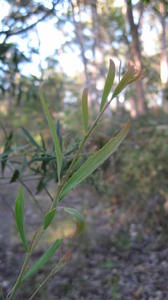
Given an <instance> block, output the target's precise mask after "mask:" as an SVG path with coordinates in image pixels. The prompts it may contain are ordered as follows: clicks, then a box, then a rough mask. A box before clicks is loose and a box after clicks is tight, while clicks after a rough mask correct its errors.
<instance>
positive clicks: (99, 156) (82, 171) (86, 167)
mask: <svg viewBox="0 0 168 300" xmlns="http://www.w3.org/2000/svg"><path fill="white" fill-rule="evenodd" d="M129 127H130V125H129V123H127V124H126V126H125V127H124V128H123V129H122V130H121V131H120V133H118V134H117V135H116V136H115V137H114V138H112V139H110V141H109V142H108V143H107V144H106V145H104V146H103V147H102V148H101V149H100V150H99V151H97V152H96V153H94V154H92V155H91V156H90V157H89V158H88V159H87V160H86V161H85V162H84V163H83V165H82V166H81V167H80V168H79V169H78V170H77V171H76V172H75V173H74V174H73V175H72V176H71V177H70V178H69V180H68V181H67V183H66V184H65V186H64V187H63V189H62V192H61V193H60V199H62V198H63V197H64V196H65V195H66V194H67V193H68V192H69V191H70V190H71V189H72V188H74V187H76V186H77V185H78V184H79V183H80V182H82V181H83V180H84V179H86V178H87V177H88V176H89V175H91V174H92V173H93V172H94V171H95V170H96V169H97V168H98V167H99V166H100V165H101V164H102V163H103V162H104V161H105V160H106V159H107V158H108V157H109V156H110V155H111V154H112V153H113V152H115V151H116V150H117V148H118V146H119V145H120V144H121V142H122V141H123V140H124V138H125V137H126V135H127V133H128V130H129Z"/></svg>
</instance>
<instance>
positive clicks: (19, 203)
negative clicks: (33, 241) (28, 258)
mask: <svg viewBox="0 0 168 300" xmlns="http://www.w3.org/2000/svg"><path fill="white" fill-rule="evenodd" d="M15 219H16V225H17V229H18V231H19V234H20V237H21V240H22V242H23V245H24V249H25V251H26V252H27V251H28V244H27V240H26V236H25V232H24V194H23V189H22V186H20V187H19V192H18V195H17V197H16V201H15Z"/></svg>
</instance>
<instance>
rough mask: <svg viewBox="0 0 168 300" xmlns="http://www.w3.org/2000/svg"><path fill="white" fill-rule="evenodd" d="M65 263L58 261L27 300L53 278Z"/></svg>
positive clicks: (30, 299)
mask: <svg viewBox="0 0 168 300" xmlns="http://www.w3.org/2000/svg"><path fill="white" fill-rule="evenodd" d="M65 264H66V262H65V261H64V260H62V261H60V263H58V265H57V266H56V267H55V268H53V269H52V270H51V272H50V273H49V274H48V275H47V277H46V278H45V279H44V280H43V281H42V282H41V283H40V284H39V286H38V288H37V289H36V290H35V291H34V293H33V294H32V295H31V297H30V298H29V299H28V300H32V299H33V298H34V297H35V296H36V295H37V293H39V291H40V290H41V289H42V288H43V287H44V285H45V284H46V283H47V282H48V281H49V280H50V279H51V278H52V277H53V276H55V274H56V273H57V272H58V271H59V270H60V269H62V268H63V267H64V265H65Z"/></svg>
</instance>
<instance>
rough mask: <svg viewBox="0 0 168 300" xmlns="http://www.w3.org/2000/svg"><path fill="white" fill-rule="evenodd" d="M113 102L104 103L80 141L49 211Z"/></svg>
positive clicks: (57, 199) (53, 206) (54, 204)
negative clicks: (88, 140)
mask: <svg viewBox="0 0 168 300" xmlns="http://www.w3.org/2000/svg"><path fill="white" fill-rule="evenodd" d="M112 100H113V97H112V98H111V99H110V100H109V101H108V102H107V103H106V105H105V106H104V108H103V109H102V110H101V111H100V112H99V114H98V116H97V118H96V120H95V121H94V123H93V125H92V126H91V128H90V129H89V131H88V133H87V134H86V135H85V136H84V138H83V140H82V141H81V143H80V145H79V148H78V150H77V152H76V154H75V156H74V158H73V160H72V162H71V164H70V166H69V168H68V170H67V172H66V174H65V176H64V177H63V178H62V181H61V182H60V183H59V184H58V189H57V193H56V196H55V198H54V201H53V203H52V206H51V209H53V208H55V207H56V205H57V202H58V201H59V195H60V192H61V191H62V188H63V187H64V184H65V183H66V181H67V180H68V178H69V176H70V175H71V172H72V170H73V167H74V165H75V163H76V161H77V159H78V158H79V155H80V153H81V151H82V149H83V147H84V145H85V143H86V141H87V139H88V138H89V137H90V135H91V134H92V133H93V132H94V130H95V129H96V127H97V125H98V122H99V120H100V119H101V117H102V115H103V113H104V111H105V110H106V109H107V107H108V106H109V104H110V103H111V101H112Z"/></svg>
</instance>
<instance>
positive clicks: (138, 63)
mask: <svg viewBox="0 0 168 300" xmlns="http://www.w3.org/2000/svg"><path fill="white" fill-rule="evenodd" d="M126 4H127V17H128V22H129V26H130V33H131V36H132V47H131V50H132V57H133V62H134V65H135V67H136V68H138V69H142V58H141V43H140V39H139V32H138V25H139V24H137V25H136V24H135V22H134V17H133V7H132V1H131V0H126ZM136 91H137V114H138V115H144V114H145V112H146V108H145V94H144V88H143V82H142V79H139V80H138V81H136Z"/></svg>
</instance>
